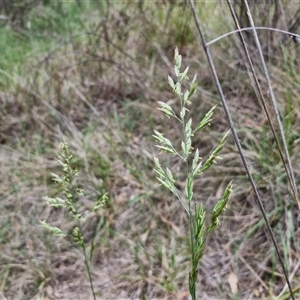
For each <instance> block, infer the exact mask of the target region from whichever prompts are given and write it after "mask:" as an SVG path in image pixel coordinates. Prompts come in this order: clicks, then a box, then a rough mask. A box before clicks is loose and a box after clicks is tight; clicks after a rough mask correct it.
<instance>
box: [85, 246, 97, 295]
mask: <svg viewBox="0 0 300 300" xmlns="http://www.w3.org/2000/svg"><path fill="white" fill-rule="evenodd" d="M82 250H83V255H84V263H85V267H86V270H87V273H88V276H89V281H90V286H91V290H92V294H93V298H94V300H96V294H95V291H94V285H93V279H92V274H91V269H90V265H89V263H88V257H87V254H86V248H85V245H84V244H83V245H82Z"/></svg>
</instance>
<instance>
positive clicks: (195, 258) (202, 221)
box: [153, 48, 232, 300]
mask: <svg viewBox="0 0 300 300" xmlns="http://www.w3.org/2000/svg"><path fill="white" fill-rule="evenodd" d="M181 62H182V58H181V55H179V52H178V49H177V48H176V49H175V67H174V71H175V76H176V81H174V80H173V79H172V78H171V77H170V76H169V77H168V82H169V85H170V86H171V88H172V90H173V92H174V93H175V94H176V95H177V96H178V98H179V100H180V112H179V114H177V113H176V112H175V111H174V110H173V109H172V107H171V106H170V105H169V104H167V103H164V102H158V103H159V105H160V108H159V110H161V111H162V112H163V113H164V114H165V115H166V116H167V117H168V118H170V117H172V118H175V119H176V120H177V121H178V122H180V123H181V125H182V129H183V130H182V138H183V140H182V143H181V149H180V150H177V149H175V147H174V146H173V144H172V142H171V141H170V140H169V139H167V138H166V137H164V136H163V134H162V133H160V132H158V131H154V132H155V134H154V135H153V136H154V138H155V139H156V141H157V142H158V143H159V145H157V147H158V148H159V149H160V150H161V151H164V152H167V153H169V154H170V155H176V156H178V157H179V158H180V159H181V160H182V162H183V164H185V169H186V173H185V174H186V184H185V197H184V196H181V194H180V193H179V192H178V191H177V189H176V187H175V179H174V176H173V173H172V171H171V170H170V169H169V168H168V167H166V168H165V169H164V168H163V167H162V166H161V164H160V162H159V159H158V158H157V157H154V162H155V172H156V174H157V179H158V180H159V181H160V183H161V184H162V185H164V186H165V187H166V188H167V189H169V190H170V191H171V192H172V193H173V194H174V195H175V196H176V197H177V198H178V200H179V201H180V203H181V205H182V206H183V208H184V209H185V211H186V213H187V215H188V218H189V232H190V244H191V269H190V272H189V291H190V294H191V296H192V299H193V300H195V299H196V282H197V276H198V265H199V262H200V259H201V258H202V256H203V252H204V248H205V243H206V239H207V236H208V234H210V233H211V232H212V231H213V230H214V229H215V228H216V226H217V225H219V224H220V222H219V219H218V218H219V216H220V215H221V213H222V212H223V211H224V210H225V209H226V206H227V203H228V200H229V196H230V194H231V191H232V181H231V182H230V183H229V184H228V185H227V187H226V188H225V190H224V192H223V195H222V197H221V199H220V200H219V201H217V203H216V205H215V206H214V208H213V211H212V213H211V218H210V220H207V219H208V218H206V209H205V207H204V205H203V203H202V202H200V203H199V202H198V201H196V200H195V197H194V180H195V178H196V177H198V176H200V175H202V174H203V172H204V171H205V170H207V169H208V168H210V167H211V165H212V164H213V163H215V162H216V159H218V158H219V157H218V154H219V152H220V151H221V150H222V148H223V146H224V144H225V141H226V138H227V135H228V133H229V131H228V132H227V133H226V134H225V135H224V136H223V138H222V139H221V140H220V142H219V144H218V145H217V147H216V148H215V149H214V150H213V151H212V152H211V154H210V155H209V157H208V159H207V160H206V161H205V162H203V161H202V159H201V158H200V157H199V150H198V149H196V151H194V152H193V147H192V138H193V136H194V135H195V133H197V132H198V131H200V130H201V129H202V128H204V127H205V126H207V125H210V122H211V121H212V115H213V111H214V109H215V107H213V108H212V109H211V110H210V111H208V112H207V113H206V114H205V116H204V118H203V119H202V120H201V121H200V122H199V123H198V125H197V126H196V127H195V128H194V129H193V128H192V118H189V117H188V115H189V110H188V109H187V106H189V105H191V104H192V102H191V97H192V96H193V95H194V93H195V92H196V75H195V77H194V78H193V80H192V81H191V82H190V83H189V78H188V76H187V73H188V70H189V67H187V68H186V69H185V70H184V71H183V72H181ZM184 82H188V83H189V90H186V91H185V92H183V84H184ZM191 157H192V160H191Z"/></svg>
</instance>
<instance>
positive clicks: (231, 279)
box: [227, 272, 239, 295]
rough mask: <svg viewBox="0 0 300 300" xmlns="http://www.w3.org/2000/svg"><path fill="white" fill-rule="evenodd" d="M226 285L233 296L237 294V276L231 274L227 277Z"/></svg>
mask: <svg viewBox="0 0 300 300" xmlns="http://www.w3.org/2000/svg"><path fill="white" fill-rule="evenodd" d="M227 279H228V283H229V285H230V289H231V292H232V294H233V295H235V294H237V292H238V282H239V280H238V278H237V276H236V275H235V273H233V272H231V273H230V274H229V275H228V278H227Z"/></svg>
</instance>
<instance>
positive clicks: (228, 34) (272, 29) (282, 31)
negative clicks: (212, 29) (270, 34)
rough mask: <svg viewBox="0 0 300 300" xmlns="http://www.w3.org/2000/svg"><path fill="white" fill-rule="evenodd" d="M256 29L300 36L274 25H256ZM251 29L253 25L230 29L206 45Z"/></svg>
mask: <svg viewBox="0 0 300 300" xmlns="http://www.w3.org/2000/svg"><path fill="white" fill-rule="evenodd" d="M254 28H255V29H256V30H270V31H276V32H281V33H284V34H287V35H290V36H292V37H293V36H294V37H300V36H299V34H296V33H293V32H289V31H286V30H281V29H277V28H272V27H254ZM250 30H253V27H244V28H240V29H237V30H232V31H229V32H227V33H224V34H222V35H220V36H218V37H217V38H215V39H213V40H211V41H210V42H207V43H206V45H207V46H210V45H212V44H214V43H216V42H218V41H219V40H221V39H223V38H225V37H228V36H230V35H232V34H235V33H239V32H242V31H250Z"/></svg>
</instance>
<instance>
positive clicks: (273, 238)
mask: <svg viewBox="0 0 300 300" xmlns="http://www.w3.org/2000/svg"><path fill="white" fill-rule="evenodd" d="M189 3H190V5H191V9H192V13H193V17H194V20H195V24H196V28H197V31H198V33H199V36H200V39H201V44H202V47H203V50H204V52H205V54H206V57H207V60H208V63H209V67H210V70H211V72H212V75H213V78H214V81H215V84H216V87H217V90H218V93H219V96H220V99H221V102H222V105H223V109H224V112H225V115H226V117H227V121H228V123H229V126H230V129H231V132H232V135H233V138H234V141H235V144H236V146H237V148H238V152H239V154H240V157H241V159H242V162H243V165H244V168H245V170H246V173H247V176H248V178H249V181H250V183H251V186H252V189H253V192H254V194H255V196H256V199H257V202H258V205H259V208H260V210H261V213H262V216H263V218H264V221H265V223H266V226H267V229H268V231H269V234H270V236H271V239H272V242H273V244H274V247H275V249H276V252H277V255H278V258H279V262H280V264H281V267H282V268H283V270H284V271H285V267H284V263H283V260H282V258H281V255H280V252H279V248H278V245H277V242H276V240H275V236H274V233H273V231H272V228H271V225H270V222H269V220H268V218H267V215H266V211H265V209H264V205H263V202H262V199H261V197H260V195H259V193H258V190H257V187H256V184H255V182H254V179H253V177H252V174H251V172H250V169H249V166H248V162H247V160H246V157H245V155H244V151H243V149H242V146H241V143H240V141H239V138H238V134H237V131H236V129H235V126H234V123H233V121H232V118H231V115H230V112H229V108H228V105H227V102H226V100H225V97H224V93H223V90H222V87H221V84H220V82H219V78H218V75H217V72H216V69H215V66H214V63H213V60H212V57H211V54H210V50H209V47H208V45H207V44H206V41H205V37H204V34H203V30H202V29H201V25H200V21H199V19H198V17H197V14H196V10H195V5H194V1H193V0H189ZM237 32H239V31H237ZM284 274H287V273H286V272H284ZM286 281H287V283H288V282H289V281H288V278H286ZM290 291H291V290H290ZM291 296H292V298H293V300H295V299H294V296H293V294H291Z"/></svg>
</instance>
